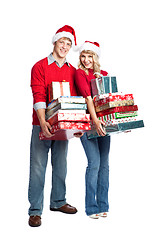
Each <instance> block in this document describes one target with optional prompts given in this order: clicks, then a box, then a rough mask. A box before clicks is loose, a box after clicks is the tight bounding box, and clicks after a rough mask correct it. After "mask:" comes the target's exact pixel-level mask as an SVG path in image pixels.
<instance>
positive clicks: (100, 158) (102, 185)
mask: <svg viewBox="0 0 160 240" xmlns="http://www.w3.org/2000/svg"><path fill="white" fill-rule="evenodd" d="M81 142H82V145H83V148H84V150H85V153H86V156H87V160H88V166H87V169H86V177H85V182H86V196H85V211H86V214H87V215H91V214H95V213H101V212H108V210H109V203H108V189H109V150H110V136H105V137H98V138H93V139H90V140H89V139H88V138H87V134H86V133H85V134H84V135H83V136H82V137H81Z"/></svg>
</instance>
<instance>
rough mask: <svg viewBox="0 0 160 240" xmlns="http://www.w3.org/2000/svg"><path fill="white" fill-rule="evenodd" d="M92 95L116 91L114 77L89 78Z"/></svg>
mask: <svg viewBox="0 0 160 240" xmlns="http://www.w3.org/2000/svg"><path fill="white" fill-rule="evenodd" d="M91 88H92V95H93V97H94V96H96V95H101V94H104V93H110V92H112V93H115V92H118V88H117V81H116V77H107V76H102V77H99V78H96V79H92V80H91Z"/></svg>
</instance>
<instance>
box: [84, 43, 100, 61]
mask: <svg viewBox="0 0 160 240" xmlns="http://www.w3.org/2000/svg"><path fill="white" fill-rule="evenodd" d="M85 50H86V51H87V50H91V51H93V52H95V53H96V54H97V55H98V57H100V54H101V51H100V45H99V43H97V42H90V41H85V42H84V43H83V44H82V46H81V47H80V48H79V53H81V52H82V51H85Z"/></svg>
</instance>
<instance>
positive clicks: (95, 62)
mask: <svg viewBox="0 0 160 240" xmlns="http://www.w3.org/2000/svg"><path fill="white" fill-rule="evenodd" d="M83 53H87V54H90V55H92V56H93V72H94V73H96V72H97V73H100V72H101V70H100V63H99V57H98V55H97V54H96V53H95V52H93V51H91V50H83V51H82V52H81V54H80V56H79V63H78V68H80V69H82V70H84V71H85V73H86V74H87V75H89V71H88V69H87V68H85V66H84V65H83V64H82V62H81V56H82V54H83ZM95 77H99V75H98V74H95Z"/></svg>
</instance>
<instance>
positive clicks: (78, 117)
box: [47, 113, 90, 126]
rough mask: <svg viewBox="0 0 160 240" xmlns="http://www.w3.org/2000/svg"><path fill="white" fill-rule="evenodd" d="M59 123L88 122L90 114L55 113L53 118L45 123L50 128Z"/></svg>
mask: <svg viewBox="0 0 160 240" xmlns="http://www.w3.org/2000/svg"><path fill="white" fill-rule="evenodd" d="M60 121H67V122H68V121H75V122H77V121H78V122H89V121H90V114H83V113H57V114H56V115H54V116H51V117H50V118H49V119H48V120H47V122H49V123H50V125H51V126H52V125H53V124H54V123H56V122H60Z"/></svg>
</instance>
